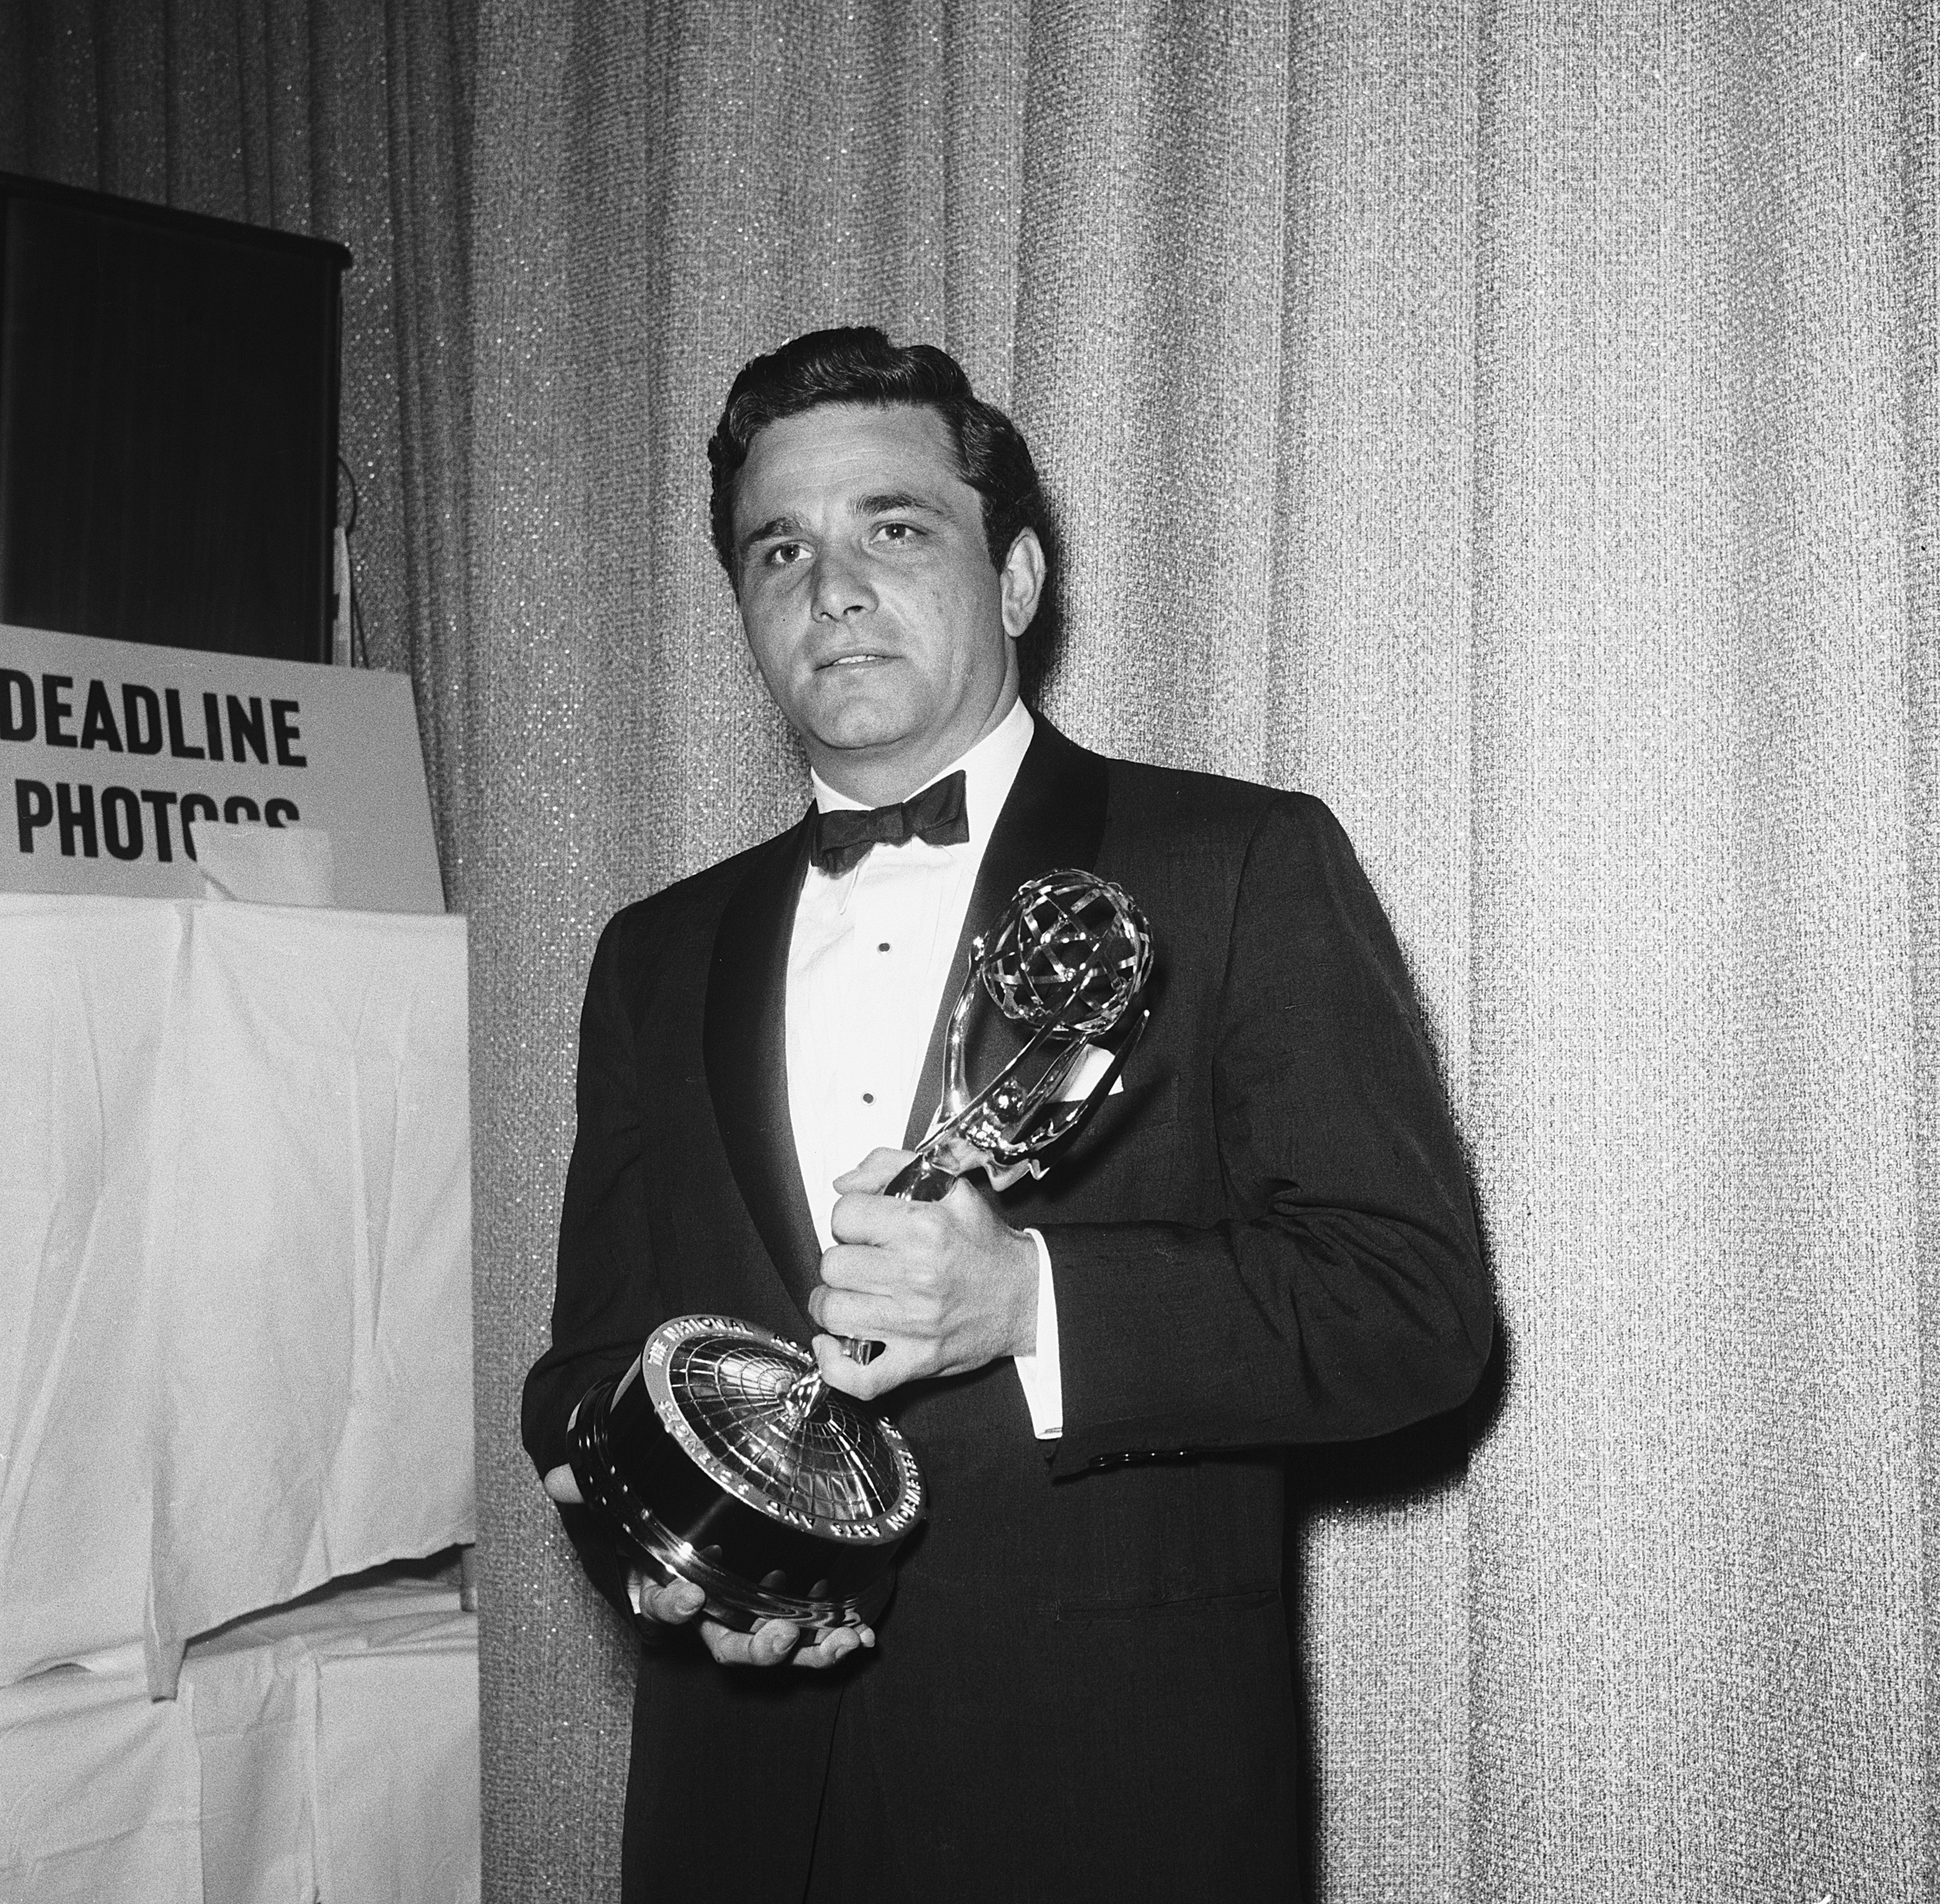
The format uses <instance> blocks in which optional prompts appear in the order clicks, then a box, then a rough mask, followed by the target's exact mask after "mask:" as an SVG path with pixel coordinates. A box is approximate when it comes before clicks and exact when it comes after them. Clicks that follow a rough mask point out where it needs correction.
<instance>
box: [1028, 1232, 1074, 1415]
mask: <svg viewBox="0 0 1940 1904" xmlns="http://www.w3.org/2000/svg"><path fill="white" fill-rule="evenodd" d="M1024 1234H1025V1235H1026V1236H1027V1237H1029V1238H1030V1240H1032V1242H1033V1243H1036V1245H1037V1350H1036V1353H1035V1354H1033V1355H1020V1356H1018V1357H1017V1380H1018V1381H1020V1382H1021V1383H1022V1384H1023V1391H1024V1402H1025V1405H1026V1406H1027V1407H1028V1408H1029V1410H1030V1417H1031V1428H1032V1430H1033V1433H1035V1434H1036V1436H1037V1438H1038V1439H1039V1441H1041V1442H1054V1441H1056V1440H1057V1438H1058V1437H1059V1436H1060V1435H1062V1434H1063V1433H1064V1372H1063V1368H1062V1367H1061V1366H1060V1364H1059V1362H1058V1359H1057V1291H1056V1289H1054V1287H1053V1286H1052V1283H1051V1250H1050V1248H1049V1246H1048V1245H1047V1244H1046V1243H1045V1240H1044V1237H1043V1234H1042V1232H1041V1231H1037V1230H1026V1231H1025V1232H1024Z"/></svg>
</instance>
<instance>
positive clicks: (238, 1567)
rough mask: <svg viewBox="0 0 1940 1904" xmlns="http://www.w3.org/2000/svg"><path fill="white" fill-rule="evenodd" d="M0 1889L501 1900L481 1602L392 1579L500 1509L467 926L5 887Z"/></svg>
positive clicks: (447, 1586) (0, 1165)
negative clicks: (471, 1105) (489, 1880)
mask: <svg viewBox="0 0 1940 1904" xmlns="http://www.w3.org/2000/svg"><path fill="white" fill-rule="evenodd" d="M0 972H5V975H6V984H5V992H4V1004H0V1080H4V1088H0V1318H4V1326H0V1460H4V1466H0V1895H4V1896H8V1897H9V1898H11V1897H14V1896H22V1897H23V1898H36V1899H38V1898H39V1897H42V1896H46V1897H50V1898H51V1897H66V1896H76V1897H79V1896H88V1897H96V1898H102V1899H110V1898H115V1897H120V1896H128V1897H131V1898H133V1897H141V1898H143V1899H147V1898H151V1897H153V1898H172V1897H174V1896H178V1895H179V1896H183V1897H194V1898H198V1899H200V1898H202V1897H203V1896H208V1897H209V1898H216V1897H227V1896H237V1897H241V1896H250V1897H255V1896H290V1897H292V1898H297V1897H301V1898H304V1899H307V1898H309V1897H310V1896H313V1895H314V1894H316V1893H315V1887H314V1882H313V1879H312V1878H306V1877H305V1876H304V1873H305V1872H312V1873H313V1872H314V1871H315V1870H316V1868H317V1865H318V1860H319V1857H322V1859H323V1860H324V1861H325V1863H328V1862H329V1861H330V1860H331V1859H332V1858H334V1859H335V1860H336V1868H337V1869H345V1868H347V1867H346V1865H345V1860H346V1858H347V1857H349V1856H350V1853H349V1849H348V1847H349V1845H351V1843H352V1841H353V1840H354V1841H355V1844H356V1845H357V1846H358V1848H359V1850H358V1855H359V1856H360V1857H363V1858H364V1859H365V1862H366V1863H367V1864H369V1865H371V1869H372V1870H380V1869H386V1868H389V1867H388V1866H386V1859H387V1858H389V1860H390V1862H391V1863H392V1865H395V1868H396V1869H397V1871H398V1872H399V1873H400V1874H401V1875H400V1878H399V1883H400V1884H402V1885H403V1887H402V1888H398V1887H395V1886H391V1885H389V1884H379V1885H377V1887H374V1884H377V1881H376V1880H375V1879H374V1878H372V1877H371V1875H370V1873H369V1872H365V1875H361V1876H360V1877H359V1878H358V1879H357V1881H356V1882H355V1885H354V1886H353V1887H351V1888H350V1889H349V1890H340V1892H339V1893H338V1894H340V1895H355V1896H363V1897H378V1896H392V1895H396V1896H399V1897H404V1896H438V1897H447V1896H449V1897H453V1898H458V1897H463V1896H475V1895H476V1893H477V1796H476V1754H477V1704H476V1684H477V1668H476V1639H475V1616H473V1615H472V1614H471V1613H467V1612H465V1610H463V1609H462V1606H460V1605H459V1601H458V1596H457V1592H456V1585H455V1582H450V1581H445V1580H443V1579H426V1580H412V1579H404V1580H402V1581H390V1582H385V1581H383V1579H382V1576H378V1583H377V1584H371V1582H370V1580H369V1578H368V1571H367V1570H372V1569H378V1568H380V1567H382V1566H383V1564H385V1563H389V1562H396V1561H400V1560H401V1559H404V1558H407V1557H412V1556H422V1555H434V1554H437V1553H439V1552H441V1551H443V1550H447V1549H451V1548H452V1547H453V1546H454V1545H456V1544H459V1543H464V1542H469V1541H470V1540H471V1539H472V1537H473V1506H472V1455H471V1326H470V1313H471V1311H470V1235H469V1230H470V1188H469V1169H470V1164H469V1143H468V1086H467V1073H466V1057H465V927H464V922H463V921H462V920H459V919H454V918H447V917H433V916H422V915H415V914H396V913H381V914H380V913H365V912H351V911H334V910H329V909H325V908H298V907H282V906H259V905H242V904H236V903H228V902H202V901H188V900H181V901H175V900H160V899H111V898H93V897H87V898H84V897H78V896H37V895H32V894H0ZM358 1575H365V1576H367V1579H366V1581H365V1583H364V1584H363V1585H361V1587H360V1586H357V1585H352V1586H349V1587H340V1588H335V1589H332V1588H330V1587H329V1585H328V1583H330V1582H333V1581H341V1580H343V1578H344V1576H358ZM400 1596H402V1597H403V1598H404V1601H406V1602H407V1603H406V1604H403V1605H400V1604H399V1603H398V1602H399V1597H400ZM297 1600H302V1602H303V1603H302V1604H301V1605H300V1606H295V1607H291V1606H288V1603H291V1602H293V1601H297ZM276 1608H284V1609H285V1612H283V1613H279V1614H276V1615H275V1616H273V1617H272V1618H271V1619H270V1623H269V1624H267V1625H265V1624H264V1616H266V1615H267V1613H268V1610H271V1609H276ZM276 1621H282V1622H285V1625H282V1626H279V1625H276V1623H275V1622H276ZM289 1622H294V1625H291V1624H289ZM216 1629H221V1631H220V1632H217V1631H216ZM197 1635H213V1636H214V1637H209V1638H206V1639H204V1640H203V1641H202V1642H201V1643H200V1644H199V1645H198V1646H197V1647H196V1648H195V1649H194V1650H193V1651H191V1652H190V1653H189V1665H188V1670H187V1671H184V1668H183V1660H184V1655H185V1649H188V1647H189V1643H190V1642H191V1640H194V1639H195V1638H196V1636H197ZM178 1693H179V1695H181V1696H180V1697H179V1698H178V1697H177V1695H178ZM333 1715H334V1726H333V1723H332V1716H333ZM387 1728H388V1729H389V1732H395V1734H396V1736H395V1737H391V1736H389V1732H387ZM401 1729H402V1730H401ZM29 1769H31V1771H32V1774H33V1776H32V1778H31V1779H28V1778H26V1777H25V1774H26V1771H29ZM252 1794H253V1795H254V1796H252ZM258 1800H260V1802H258ZM385 1818H389V1820H391V1821H392V1826H393V1827H395V1830H396V1832H398V1835H399V1838H400V1841H399V1843H398V1845H396V1846H395V1848H392V1850H389V1851H387V1848H386V1842H385V1840H384V1838H383V1830H382V1829H380V1827H379V1826H377V1825H376V1824H374V1823H372V1821H373V1820H381V1819H385ZM331 1820H337V1821H338V1822H337V1823H336V1824H335V1825H333V1824H332V1823H331ZM345 1820H357V1821H359V1822H358V1823H355V1825H354V1826H352V1825H349V1824H346V1823H343V1821H345ZM333 1832H334V1833H335V1837H334V1839H333V1838H332V1835H331V1834H332V1833H333ZM373 1833H375V1834H376V1835H372V1834H373ZM404 1838H409V1840H410V1841H409V1842H408V1843H406V1842H404ZM333 1843H334V1846H335V1848H334V1850H333V1849H332V1848H331V1847H332V1845H333ZM171 1848H172V1849H171ZM117 1860H120V1863H118V1864H117ZM123 1866H126V1867H127V1869H126V1870H125V1872H122V1867H123ZM117 1872H122V1875H119V1876H117ZM270 1872H276V1873H279V1874H280V1875H279V1876H278V1877H277V1878H276V1879H275V1881H272V1880H271V1878H270V1877H269V1876H267V1875H265V1874H266V1873H270ZM431 1872H436V1873H438V1875H436V1876H435V1878H434V1877H432V1876H429V1875H427V1874H428V1873H431ZM142 1873H145V1875H140V1874H142ZM171 1874H172V1875H171ZM175 1878H181V1884H180V1885H179V1886H177V1885H176V1884H175ZM405 1878H408V1880H409V1882H408V1883H405V1882H404V1879H405ZM138 1879H139V1881H138ZM305 1884H310V1888H304V1885H305ZM131 1886H132V1887H131ZM427 1887H429V1888H427ZM325 1894H326V1895H327V1894H328V1892H326V1893H325Z"/></svg>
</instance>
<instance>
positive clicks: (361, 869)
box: [0, 626, 444, 912]
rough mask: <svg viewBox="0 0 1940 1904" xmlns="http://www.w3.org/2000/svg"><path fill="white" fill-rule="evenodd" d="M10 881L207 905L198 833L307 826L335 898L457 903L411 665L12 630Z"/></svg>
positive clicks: (1, 818)
mask: <svg viewBox="0 0 1940 1904" xmlns="http://www.w3.org/2000/svg"><path fill="white" fill-rule="evenodd" d="M0 792H4V798H5V813H4V814H0V889H9V890H11V891H14V892H17V893H140V894H148V895H151V896H172V897H176V898H188V899H200V898H202V897H203V896H204V894H205V892H206V889H207V888H206V885H205V882H204V880H203V875H202V871H201V869H200V868H199V867H198V865H197V858H196V843H197V838H198V835H200V836H201V837H203V838H207V837H208V836H209V835H208V829H209V828H221V827H224V826H225V825H227V826H230V827H236V828H242V827H247V826H255V827H258V828H262V827H267V828H270V829H272V830H275V829H279V828H291V827H296V828H302V829H304V831H305V832H306V833H308V832H310V831H311V830H312V829H314V830H315V831H317V832H319V833H321V834H323V835H327V836H328V848H327V850H326V851H325V855H324V856H325V859H326V861H327V862H328V864H329V865H330V866H331V868H332V873H333V877H334V890H333V898H334V902H335V903H336V904H337V905H340V906H349V907H354V908H358V909H360V910H362V911H371V912H442V911H444V889H443V887H442V886H441V883H440V881H439V879H438V853H437V849H436V847H435V845H434V844H433V842H432V830H431V802H430V800H429V797H428V795H427V794H426V789H425V776H424V758H423V756H422V753H421V752H419V747H418V729H417V717H416V712H415V710H414V709H413V705H412V701H411V687H410V682H409V680H408V679H406V677H405V676H403V675H401V674H385V673H375V672H372V671H371V670H357V669H350V668H334V667H322V666H318V665H313V664H310V663H307V662H303V661H261V660H258V659H256V658H254V657H252V656H249V655H203V654H199V653H197V652H196V651H194V650H193V649H189V648H153V647H149V646H148V645H145V644H144V643H142V642H123V641H96V640H95V639H93V638H92V637H90V636H86V635H63V634H54V633H47V632H44V631H43V630H37V629H32V628H10V627H4V626H0ZM294 844H296V843H295V841H291V845H292V846H294ZM305 844H306V845H307V846H309V847H316V846H317V844H319V843H317V842H316V841H306V842H305ZM311 857H314V853H313V854H312V855H311Z"/></svg>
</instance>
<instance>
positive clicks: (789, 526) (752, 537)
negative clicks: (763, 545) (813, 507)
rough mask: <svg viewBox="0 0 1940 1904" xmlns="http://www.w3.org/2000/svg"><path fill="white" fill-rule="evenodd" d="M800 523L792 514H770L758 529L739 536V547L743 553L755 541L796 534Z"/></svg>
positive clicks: (753, 544)
mask: <svg viewBox="0 0 1940 1904" xmlns="http://www.w3.org/2000/svg"><path fill="white" fill-rule="evenodd" d="M800 534H801V523H798V522H797V521H796V520H795V518H794V517H792V516H770V517H769V518H768V519H767V521H766V522H764V523H762V524H761V526H760V528H758V529H749V531H748V532H747V534H746V535H745V536H743V537H742V538H741V540H740V544H739V547H740V551H741V553H742V554H743V555H745V554H746V553H747V552H748V551H749V550H750V549H751V548H753V547H754V546H755V544H756V543H757V542H767V541H769V540H770V539H772V538H773V537H774V536H798V535H800Z"/></svg>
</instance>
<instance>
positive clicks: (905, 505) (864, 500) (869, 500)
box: [852, 490, 950, 517]
mask: <svg viewBox="0 0 1940 1904" xmlns="http://www.w3.org/2000/svg"><path fill="white" fill-rule="evenodd" d="M852 507H853V511H854V513H855V514H857V515H859V516H886V515H892V514H895V513H896V512H897V511H899V510H901V511H908V510H911V509H914V510H919V511H921V512H922V513H923V514H925V515H927V516H945V517H947V515H948V514H949V513H950V512H949V511H948V510H947V509H945V508H943V507H942V506H941V505H940V504H938V503H935V502H931V501H930V499H929V498H928V497H927V496H912V495H911V493H909V491H908V490H877V492H876V493H875V494H874V495H873V496H858V497H856V500H855V502H854V503H853V505H852Z"/></svg>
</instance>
